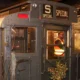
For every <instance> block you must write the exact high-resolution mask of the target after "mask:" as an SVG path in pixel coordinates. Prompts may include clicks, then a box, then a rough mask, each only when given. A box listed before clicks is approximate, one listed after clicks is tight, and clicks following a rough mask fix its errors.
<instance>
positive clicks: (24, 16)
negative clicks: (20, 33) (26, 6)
mask: <svg viewBox="0 0 80 80" xmlns="http://www.w3.org/2000/svg"><path fill="white" fill-rule="evenodd" d="M18 17H19V18H22V19H27V18H29V16H28V14H18Z"/></svg>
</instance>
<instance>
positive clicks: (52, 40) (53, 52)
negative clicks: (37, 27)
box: [43, 25, 69, 80]
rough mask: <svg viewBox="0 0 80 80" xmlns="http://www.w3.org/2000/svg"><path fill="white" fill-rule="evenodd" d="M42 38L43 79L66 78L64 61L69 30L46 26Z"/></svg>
mask: <svg viewBox="0 0 80 80" xmlns="http://www.w3.org/2000/svg"><path fill="white" fill-rule="evenodd" d="M44 36H45V39H44V40H45V47H44V50H45V51H44V62H43V65H44V75H45V77H44V78H45V79H47V80H51V79H53V80H58V79H57V78H58V77H59V78H60V77H61V78H62V77H64V76H66V73H67V70H68V62H66V59H67V57H68V56H69V52H68V51H69V50H68V49H69V28H68V27H65V26H56V25H46V26H45V29H44ZM65 63H66V64H65ZM67 77H68V76H67ZM64 78H65V77H64Z"/></svg>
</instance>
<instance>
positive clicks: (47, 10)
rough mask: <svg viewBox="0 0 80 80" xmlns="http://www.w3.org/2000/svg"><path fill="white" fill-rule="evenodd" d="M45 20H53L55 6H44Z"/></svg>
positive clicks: (43, 15)
mask: <svg viewBox="0 0 80 80" xmlns="http://www.w3.org/2000/svg"><path fill="white" fill-rule="evenodd" d="M42 17H43V18H53V6H52V5H49V4H43V14H42Z"/></svg>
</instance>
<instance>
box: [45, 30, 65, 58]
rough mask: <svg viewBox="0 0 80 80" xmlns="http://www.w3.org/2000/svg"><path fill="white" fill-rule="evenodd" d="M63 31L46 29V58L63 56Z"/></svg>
mask: <svg viewBox="0 0 80 80" xmlns="http://www.w3.org/2000/svg"><path fill="white" fill-rule="evenodd" d="M64 34H65V33H64V31H54V30H47V37H46V39H47V40H46V41H47V42H46V58H47V59H57V58H59V57H64V56H65V39H64Z"/></svg>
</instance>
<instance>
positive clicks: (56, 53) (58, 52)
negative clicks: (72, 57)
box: [54, 49, 64, 55]
mask: <svg viewBox="0 0 80 80" xmlns="http://www.w3.org/2000/svg"><path fill="white" fill-rule="evenodd" d="M63 53H64V50H63V49H56V50H55V52H54V54H55V55H62V54H63Z"/></svg>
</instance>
